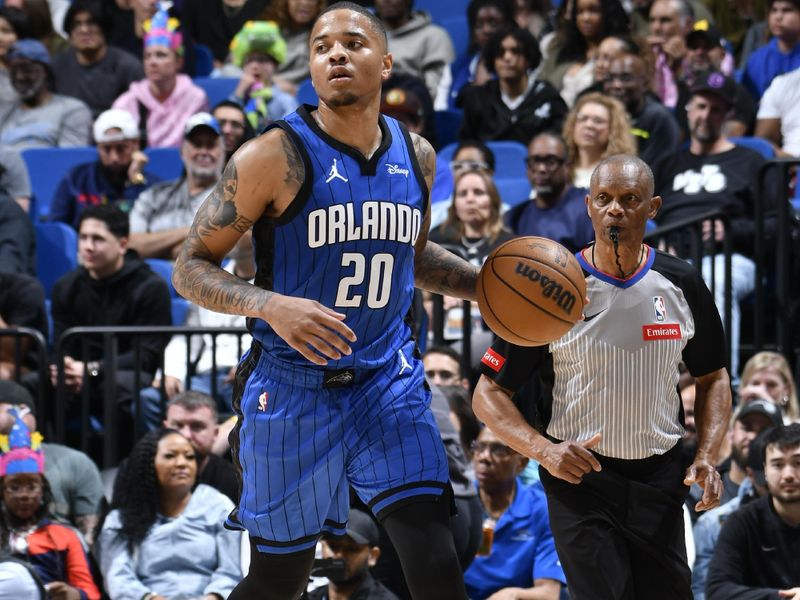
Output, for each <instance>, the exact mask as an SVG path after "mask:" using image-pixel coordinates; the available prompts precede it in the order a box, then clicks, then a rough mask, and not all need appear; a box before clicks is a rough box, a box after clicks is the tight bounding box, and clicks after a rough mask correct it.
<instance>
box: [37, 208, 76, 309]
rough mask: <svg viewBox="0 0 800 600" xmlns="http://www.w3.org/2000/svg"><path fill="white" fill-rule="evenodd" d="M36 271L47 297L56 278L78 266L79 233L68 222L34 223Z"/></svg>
mask: <svg viewBox="0 0 800 600" xmlns="http://www.w3.org/2000/svg"><path fill="white" fill-rule="evenodd" d="M33 227H34V229H35V231H36V272H37V275H38V277H39V281H41V282H42V285H43V286H44V291H45V294H46V295H47V297H48V298H49V297H50V290H51V289H52V288H53V284H54V283H55V282H56V280H57V279H58V278H59V277H61V276H62V275H64V274H65V273H68V272H69V271H72V270H73V269H75V268H76V267H77V266H78V234H77V232H76V231H75V230H74V229H73V228H72V227H70V226H69V225H67V224H66V223H55V222H54V223H34V225H33Z"/></svg>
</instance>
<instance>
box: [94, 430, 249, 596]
mask: <svg viewBox="0 0 800 600" xmlns="http://www.w3.org/2000/svg"><path fill="white" fill-rule="evenodd" d="M117 477H118V478H120V481H118V482H117V483H116V484H115V492H116V493H115V498H114V501H113V507H114V510H112V511H111V513H109V515H108V517H107V518H106V521H105V523H104V524H103V530H102V532H101V534H100V541H99V545H100V566H101V569H102V571H103V575H104V577H105V584H106V589H107V591H108V593H109V595H110V596H111V598H112V599H113V600H117V599H128V598H131V599H138V598H143V597H147V598H151V599H153V600H156V599H162V598H167V597H169V598H172V597H176V596H180V597H191V598H194V597H201V598H203V599H204V600H212V599H213V600H219V598H227V597H228V594H229V593H230V592H231V590H232V589H233V588H234V587H235V586H236V584H237V583H238V582H239V580H240V579H241V578H242V571H241V567H240V564H239V555H240V544H241V537H240V534H238V533H236V532H233V531H229V530H227V529H225V528H224V527H223V526H222V524H223V522H224V521H225V518H226V517H227V515H228V513H230V511H231V510H232V509H233V503H232V502H231V501H230V500H229V499H228V498H227V497H226V496H224V495H223V494H222V493H221V492H218V491H217V490H215V489H214V488H212V487H209V486H207V485H203V484H201V485H198V486H197V488H195V489H194V491H193V488H194V484H195V481H196V477H197V459H196V456H195V453H194V449H193V448H192V445H191V444H190V443H189V440H187V439H186V438H185V437H183V436H182V435H181V434H180V433H178V432H177V431H175V430H174V429H157V430H155V431H151V432H150V433H148V434H147V435H145V436H144V437H143V438H142V439H141V440H139V442H138V443H137V444H136V446H134V448H133V450H132V451H131V454H130V457H129V458H128V462H127V463H126V465H125V467H124V468H123V469H122V470H121V472H120V473H119V475H118V476H117ZM148 594H150V595H148Z"/></svg>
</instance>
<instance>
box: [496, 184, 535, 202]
mask: <svg viewBox="0 0 800 600" xmlns="http://www.w3.org/2000/svg"><path fill="white" fill-rule="evenodd" d="M494 183H495V185H496V186H497V191H498V192H499V193H500V199H501V200H502V201H503V204H508V205H509V206H516V205H517V204H521V203H523V202H525V200H527V199H528V196H530V193H531V184H530V182H529V181H528V178H527V177H495V180H494Z"/></svg>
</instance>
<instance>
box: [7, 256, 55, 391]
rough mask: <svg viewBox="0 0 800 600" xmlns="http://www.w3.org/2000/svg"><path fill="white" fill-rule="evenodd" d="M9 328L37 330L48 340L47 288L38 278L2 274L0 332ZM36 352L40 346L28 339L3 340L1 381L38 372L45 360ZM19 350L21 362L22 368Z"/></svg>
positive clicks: (18, 274) (9, 338) (8, 338)
mask: <svg viewBox="0 0 800 600" xmlns="http://www.w3.org/2000/svg"><path fill="white" fill-rule="evenodd" d="M0 256H2V255H0ZM0 260H2V259H0ZM9 327H28V328H30V329H34V330H36V331H38V332H39V333H41V334H42V336H43V337H44V339H45V340H47V329H48V326H47V310H46V309H45V305H44V288H43V287H42V284H41V283H39V280H38V279H35V278H33V277H31V276H30V275H23V274H20V273H2V272H0V329H6V328H9ZM17 342H19V347H17ZM37 350H38V348H37V346H36V345H34V344H33V343H32V341H31V339H30V338H28V337H22V338H19V339H18V340H17V339H15V338H12V337H2V338H0V380H5V379H16V378H17V377H19V376H22V375H25V374H26V373H29V372H30V371H32V370H35V369H37V368H38V366H39V364H40V361H41V360H42V357H39V356H38V353H37ZM17 351H19V356H20V359H21V364H20V365H19V366H18V365H17ZM18 367H19V368H18Z"/></svg>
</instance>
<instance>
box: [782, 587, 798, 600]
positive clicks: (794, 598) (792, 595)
mask: <svg viewBox="0 0 800 600" xmlns="http://www.w3.org/2000/svg"><path fill="white" fill-rule="evenodd" d="M778 596H780V597H781V598H789V599H790V600H800V587H796V588H792V589H790V590H778Z"/></svg>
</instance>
